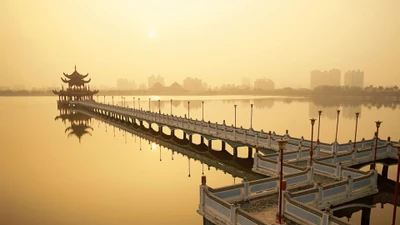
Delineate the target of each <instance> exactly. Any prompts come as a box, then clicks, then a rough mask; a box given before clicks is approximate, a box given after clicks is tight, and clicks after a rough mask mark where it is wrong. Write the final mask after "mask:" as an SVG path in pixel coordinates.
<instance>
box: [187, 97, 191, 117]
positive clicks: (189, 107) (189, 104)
mask: <svg viewBox="0 0 400 225" xmlns="http://www.w3.org/2000/svg"><path fill="white" fill-rule="evenodd" d="M187 118H188V119H189V118H190V101H188V117H187Z"/></svg>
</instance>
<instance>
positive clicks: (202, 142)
mask: <svg viewBox="0 0 400 225" xmlns="http://www.w3.org/2000/svg"><path fill="white" fill-rule="evenodd" d="M200 144H204V137H203V136H201V137H200Z"/></svg>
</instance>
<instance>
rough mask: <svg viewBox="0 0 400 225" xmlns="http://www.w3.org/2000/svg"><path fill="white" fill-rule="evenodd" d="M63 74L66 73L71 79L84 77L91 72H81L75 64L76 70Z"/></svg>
mask: <svg viewBox="0 0 400 225" xmlns="http://www.w3.org/2000/svg"><path fill="white" fill-rule="evenodd" d="M63 74H64V76H66V77H67V78H69V79H83V78H85V77H87V76H89V73H87V74H86V75H82V74H80V73H79V72H78V71H77V70H76V65H75V70H74V72H72V73H71V74H66V73H63Z"/></svg>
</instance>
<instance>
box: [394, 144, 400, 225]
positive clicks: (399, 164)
mask: <svg viewBox="0 0 400 225" xmlns="http://www.w3.org/2000/svg"><path fill="white" fill-rule="evenodd" d="M393 147H395V148H396V153H397V174H396V188H395V189H394V204H393V205H394V207H393V218H392V225H395V223H396V209H397V207H396V206H397V195H398V192H399V173H400V145H393Z"/></svg>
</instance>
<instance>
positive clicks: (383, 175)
mask: <svg viewBox="0 0 400 225" xmlns="http://www.w3.org/2000/svg"><path fill="white" fill-rule="evenodd" d="M388 170H389V166H387V165H383V167H382V177H383V178H385V179H387V177H388Z"/></svg>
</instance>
